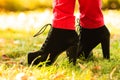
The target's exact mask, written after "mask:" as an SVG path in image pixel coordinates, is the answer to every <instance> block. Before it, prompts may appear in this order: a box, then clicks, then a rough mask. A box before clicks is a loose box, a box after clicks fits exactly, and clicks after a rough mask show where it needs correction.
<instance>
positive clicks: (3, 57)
mask: <svg viewBox="0 0 120 80" xmlns="http://www.w3.org/2000/svg"><path fill="white" fill-rule="evenodd" d="M2 60H10V57H8V56H7V55H6V54H3V55H2Z"/></svg>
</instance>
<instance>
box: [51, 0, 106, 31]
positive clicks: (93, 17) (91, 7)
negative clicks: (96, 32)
mask: <svg viewBox="0 0 120 80" xmlns="http://www.w3.org/2000/svg"><path fill="white" fill-rule="evenodd" d="M75 1H76V0H54V6H53V16H54V18H53V23H52V25H53V27H54V28H61V29H71V30H75V16H74V9H75ZM78 1H79V5H80V7H79V12H80V25H81V26H82V27H83V28H87V29H94V28H99V27H101V26H103V25H104V20H103V14H102V11H101V0H78Z"/></svg>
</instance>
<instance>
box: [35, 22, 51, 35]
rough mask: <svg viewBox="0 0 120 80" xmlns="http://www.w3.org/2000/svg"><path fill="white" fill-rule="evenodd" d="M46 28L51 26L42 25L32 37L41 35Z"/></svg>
mask: <svg viewBox="0 0 120 80" xmlns="http://www.w3.org/2000/svg"><path fill="white" fill-rule="evenodd" d="M48 26H52V24H46V25H44V26H43V27H42V28H41V29H40V30H39V31H38V32H37V33H36V34H35V35H34V36H33V37H36V36H38V35H40V34H42V33H43V32H44V31H45V30H46V28H47V27H48Z"/></svg>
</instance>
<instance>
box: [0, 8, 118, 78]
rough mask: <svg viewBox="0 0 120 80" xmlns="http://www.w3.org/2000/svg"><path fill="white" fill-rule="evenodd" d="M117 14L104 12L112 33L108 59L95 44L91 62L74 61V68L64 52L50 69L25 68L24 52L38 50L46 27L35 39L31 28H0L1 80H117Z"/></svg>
mask: <svg viewBox="0 0 120 80" xmlns="http://www.w3.org/2000/svg"><path fill="white" fill-rule="evenodd" d="M15 14H16V13H13V15H15ZM28 14H29V13H28ZM119 14H120V11H111V10H110V11H104V15H105V21H106V25H107V27H108V29H109V30H110V32H111V37H110V39H111V43H110V54H111V59H110V60H104V59H103V57H102V50H101V46H100V45H98V46H97V47H96V48H95V49H94V50H93V52H94V58H93V60H89V61H84V60H83V59H80V60H77V65H76V66H73V65H72V64H69V63H68V59H67V57H66V54H65V52H63V53H61V55H60V56H59V57H58V58H57V60H56V62H55V63H54V64H53V65H51V66H48V67H45V66H44V65H43V67H41V68H39V67H37V66H28V64H27V53H28V52H29V51H36V50H39V49H40V47H41V46H42V44H43V42H44V40H45V38H46V36H47V33H48V30H49V29H48V28H47V30H46V31H45V32H44V33H43V34H41V35H39V36H38V37H35V38H34V37H33V35H34V34H35V33H36V30H33V29H32V30H29V31H26V30H18V29H17V30H14V29H5V30H2V29H0V80H19V79H18V78H21V80H110V79H112V80H120V54H119V53H120V37H119V36H120V34H119V31H120V28H117V26H118V27H119V25H118V23H119V22H116V21H117V20H118V19H119V17H120V16H119ZM1 15H4V13H3V14H1ZM16 17H18V16H17V15H16ZM38 18H39V17H38ZM115 19H117V20H115ZM111 20H112V21H111ZM13 26H14V24H13ZM28 27H30V26H28ZM5 56H7V57H5ZM20 76H22V77H20ZM16 78H17V79H16Z"/></svg>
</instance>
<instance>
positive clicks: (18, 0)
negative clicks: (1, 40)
mask: <svg viewBox="0 0 120 80" xmlns="http://www.w3.org/2000/svg"><path fill="white" fill-rule="evenodd" d="M52 1H53V0H0V29H6V28H14V29H23V28H24V29H26V30H30V29H31V28H32V29H33V28H34V29H36V28H37V27H40V26H41V25H44V24H46V23H51V20H52V4H53V3H52ZM102 9H103V13H104V15H105V21H106V23H107V24H109V25H111V24H112V23H113V24H115V26H116V25H117V27H118V23H120V21H119V19H120V16H119V9H120V0H102ZM77 12H78V3H77V4H76V13H75V15H78V14H77ZM112 16H113V17H112ZM110 17H111V20H112V21H111V20H110ZM113 18H114V19H113ZM113 21H114V22H113Z"/></svg>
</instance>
